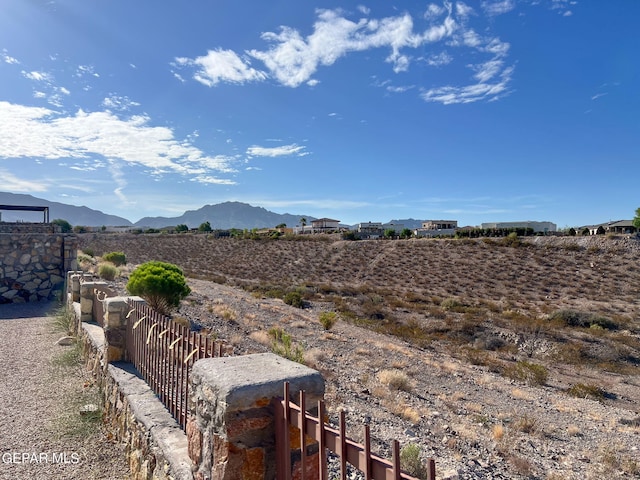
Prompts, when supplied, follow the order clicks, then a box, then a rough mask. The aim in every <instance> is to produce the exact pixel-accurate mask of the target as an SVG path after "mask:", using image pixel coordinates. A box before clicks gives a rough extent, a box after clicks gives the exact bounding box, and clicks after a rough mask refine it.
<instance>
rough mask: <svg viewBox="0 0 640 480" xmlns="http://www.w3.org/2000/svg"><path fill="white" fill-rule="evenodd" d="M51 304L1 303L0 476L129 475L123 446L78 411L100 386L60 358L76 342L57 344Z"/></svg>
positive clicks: (1, 477)
mask: <svg viewBox="0 0 640 480" xmlns="http://www.w3.org/2000/svg"><path fill="white" fill-rule="evenodd" d="M56 307H57V305H56V304H53V303H29V304H21V305H14V304H11V305H0V479H12V480H16V479H17V480H21V479H25V480H26V479H29V480H31V479H77V478H82V479H123V478H128V468H127V465H126V460H125V454H124V448H123V447H122V446H121V445H118V444H115V443H113V442H111V441H109V440H108V438H107V434H106V433H105V432H103V431H102V427H101V424H100V422H99V421H95V422H93V424H92V426H91V425H90V426H89V428H86V425H87V422H86V420H83V418H81V417H80V413H79V409H78V407H79V406H81V403H82V402H83V401H85V400H86V399H87V398H91V397H90V396H91V395H94V392H95V391H97V387H95V386H93V385H92V382H91V378H90V377H88V376H87V374H86V372H85V371H84V369H83V368H82V367H81V366H79V365H78V364H75V365H74V364H68V363H64V364H61V361H60V359H61V358H62V357H61V356H63V355H64V354H65V352H66V353H67V357H68V354H69V353H71V349H73V348H74V347H73V346H59V345H57V344H56V341H57V340H58V339H59V338H60V337H61V336H63V334H61V333H60V332H56V331H55V329H54V325H53V317H52V316H51V313H52V312H53V311H55V309H56ZM78 402H80V403H78Z"/></svg>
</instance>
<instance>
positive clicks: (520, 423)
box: [513, 414, 538, 433]
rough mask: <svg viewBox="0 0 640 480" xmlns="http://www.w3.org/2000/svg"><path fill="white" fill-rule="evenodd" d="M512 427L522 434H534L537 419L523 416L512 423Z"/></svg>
mask: <svg viewBox="0 0 640 480" xmlns="http://www.w3.org/2000/svg"><path fill="white" fill-rule="evenodd" d="M513 426H514V428H515V429H516V430H518V431H520V432H522V433H534V432H535V431H536V430H537V428H538V419H536V418H535V417H531V416H529V415H527V414H524V415H522V416H521V417H519V418H517V419H516V420H515V421H514V422H513Z"/></svg>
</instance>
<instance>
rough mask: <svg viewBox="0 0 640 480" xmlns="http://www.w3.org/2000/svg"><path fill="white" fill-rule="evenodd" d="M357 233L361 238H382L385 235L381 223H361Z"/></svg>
mask: <svg viewBox="0 0 640 480" xmlns="http://www.w3.org/2000/svg"><path fill="white" fill-rule="evenodd" d="M357 231H358V236H359V237H360V238H380V237H381V236H382V235H384V229H383V228H382V223H380V222H365V223H359V224H358V228H357Z"/></svg>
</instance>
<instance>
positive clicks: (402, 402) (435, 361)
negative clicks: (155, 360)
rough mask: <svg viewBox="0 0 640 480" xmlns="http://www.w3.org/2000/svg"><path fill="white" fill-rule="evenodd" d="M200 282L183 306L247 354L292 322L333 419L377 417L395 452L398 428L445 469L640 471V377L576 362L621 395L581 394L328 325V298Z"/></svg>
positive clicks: (586, 376)
mask: <svg viewBox="0 0 640 480" xmlns="http://www.w3.org/2000/svg"><path fill="white" fill-rule="evenodd" d="M188 283H189V285H190V287H191V288H192V290H193V292H192V294H191V295H190V296H189V297H188V298H187V299H186V300H185V301H184V302H183V306H182V307H181V308H180V310H179V311H178V312H177V313H176V317H184V318H188V319H189V320H190V321H191V322H192V323H194V324H196V325H199V326H202V327H203V328H205V329H210V330H211V331H213V332H215V334H216V335H217V336H218V337H219V338H223V339H226V340H227V341H228V342H229V343H230V344H232V345H233V348H234V353H235V354H237V355H241V354H246V353H255V352H265V351H270V350H271V348H272V347H271V345H272V342H273V339H272V337H271V336H270V335H269V333H268V332H269V330H270V329H272V328H281V329H282V330H284V331H285V332H287V333H289V334H290V335H291V336H292V337H293V339H294V342H295V343H296V344H298V345H300V346H301V347H302V348H303V350H304V359H305V360H304V361H305V363H306V364H307V365H309V366H312V367H314V368H316V369H318V370H319V371H321V372H322V374H323V376H324V378H325V380H326V402H327V405H328V409H329V412H330V413H331V415H332V419H333V420H334V421H335V420H336V418H337V417H336V414H337V412H338V411H339V410H345V411H346V412H347V414H348V415H347V419H348V425H349V430H348V433H349V435H350V436H351V437H352V438H354V439H356V440H361V438H362V427H361V426H362V425H364V424H365V423H368V424H369V425H370V428H371V432H372V436H373V437H374V439H375V442H376V443H375V446H374V451H377V452H378V453H379V454H381V455H383V456H388V455H389V441H390V440H392V439H394V438H395V439H398V440H400V442H401V444H402V445H406V444H408V443H415V444H418V445H419V446H420V447H421V449H422V455H423V456H424V458H426V457H433V458H435V459H436V462H437V471H438V476H439V478H443V479H444V478H461V479H492V478H493V479H507V478H546V479H560V478H562V479H596V478H640V450H639V446H640V404H639V403H638V393H639V392H640V378H638V377H628V376H627V377H625V376H622V375H614V374H609V375H605V376H604V377H602V375H600V376H599V378H597V379H596V378H593V375H594V373H593V372H588V371H586V370H585V371H580V370H579V369H578V370H577V371H574V372H567V373H566V374H567V375H568V376H570V377H576V376H577V377H578V378H580V379H582V380H583V381H585V382H587V381H598V382H605V383H606V385H607V386H608V387H607V388H608V391H609V392H610V393H612V394H613V395H612V397H613V396H615V398H616V399H615V400H613V399H604V400H603V401H595V400H590V399H581V398H575V397H571V396H568V395H567V394H566V393H564V392H563V391H562V389H560V388H559V380H558V379H553V380H551V381H550V382H549V384H548V385H545V386H528V385H527V384H525V383H519V382H515V381H513V380H509V379H506V378H504V377H503V376H501V375H498V374H496V373H492V372H491V371H489V370H488V369H487V368H486V367H481V366H474V365H470V364H468V363H463V362H461V361H460V360H458V359H456V358H455V357H453V356H452V355H450V352H448V351H447V347H446V346H445V345H437V344H434V345H432V346H430V347H429V348H423V349H419V348H416V347H412V346H411V345H409V344H408V343H406V342H403V341H401V340H397V339H395V338H393V337H389V336H386V335H380V334H376V333H374V332H372V331H371V330H368V329H363V328H360V327H356V326H354V325H352V324H348V323H345V322H341V321H338V322H337V324H336V325H335V326H334V327H333V328H332V329H331V330H329V331H326V330H324V329H323V327H322V325H321V324H320V322H319V321H318V316H319V313H320V312H321V311H323V310H325V309H326V308H327V305H322V304H311V305H309V306H308V308H305V309H299V308H293V307H290V306H288V305H285V304H284V302H282V301H281V300H279V299H270V298H263V297H256V296H253V295H251V294H249V293H247V292H245V291H242V290H239V289H235V288H232V287H228V286H224V285H219V284H216V283H212V282H207V281H202V280H195V279H189V282H188ZM396 377H397V378H396ZM394 378H395V379H396V380H395V381H394Z"/></svg>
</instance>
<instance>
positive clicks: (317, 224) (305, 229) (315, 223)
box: [293, 218, 340, 234]
mask: <svg viewBox="0 0 640 480" xmlns="http://www.w3.org/2000/svg"><path fill="white" fill-rule="evenodd" d="M338 230H340V220H334V219H332V218H318V219H317V220H311V225H303V226H301V227H294V228H293V233H296V234H298V233H328V232H335V231H338Z"/></svg>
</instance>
